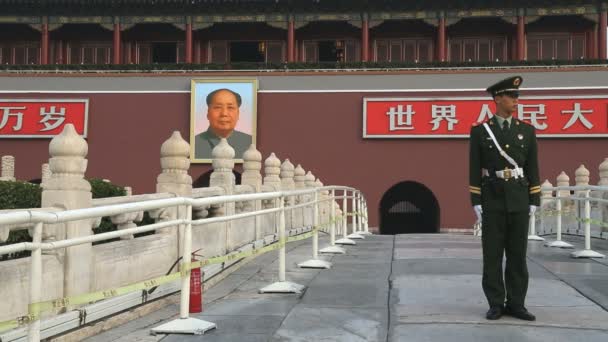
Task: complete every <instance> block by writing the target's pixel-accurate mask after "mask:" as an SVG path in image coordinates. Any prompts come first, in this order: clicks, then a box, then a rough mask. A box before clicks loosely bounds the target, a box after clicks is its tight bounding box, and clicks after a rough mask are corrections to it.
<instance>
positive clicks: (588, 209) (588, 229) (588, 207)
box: [585, 190, 591, 250]
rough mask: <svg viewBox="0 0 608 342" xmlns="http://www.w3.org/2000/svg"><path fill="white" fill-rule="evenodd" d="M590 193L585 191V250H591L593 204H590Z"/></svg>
mask: <svg viewBox="0 0 608 342" xmlns="http://www.w3.org/2000/svg"><path fill="white" fill-rule="evenodd" d="M589 192H590V190H587V191H585V249H586V250H590V249H591V203H590V202H589Z"/></svg>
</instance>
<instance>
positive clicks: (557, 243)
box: [545, 240, 574, 248]
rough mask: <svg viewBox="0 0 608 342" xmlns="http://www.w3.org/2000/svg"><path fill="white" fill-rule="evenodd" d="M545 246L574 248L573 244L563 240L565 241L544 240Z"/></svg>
mask: <svg viewBox="0 0 608 342" xmlns="http://www.w3.org/2000/svg"><path fill="white" fill-rule="evenodd" d="M545 246H547V247H558V248H574V246H572V245H571V244H569V243H567V242H565V241H557V240H556V241H551V242H549V241H547V242H545Z"/></svg>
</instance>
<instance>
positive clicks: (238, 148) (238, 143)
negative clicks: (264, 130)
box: [194, 129, 252, 159]
mask: <svg viewBox="0 0 608 342" xmlns="http://www.w3.org/2000/svg"><path fill="white" fill-rule="evenodd" d="M227 140H228V145H230V146H231V147H232V148H233V149H234V158H235V159H242V158H243V153H245V151H247V149H248V148H249V146H251V141H252V138H251V135H249V134H246V133H243V132H240V131H236V130H235V131H232V133H231V134H230V136H229V137H228V139H227ZM219 143H220V138H219V137H218V136H217V135H215V134H214V133H213V132H212V131H211V129H207V130H206V131H205V132H203V133H200V134H197V135H196V136H195V137H194V158H196V159H211V151H212V150H213V149H214V148H215V146H217V144H219Z"/></svg>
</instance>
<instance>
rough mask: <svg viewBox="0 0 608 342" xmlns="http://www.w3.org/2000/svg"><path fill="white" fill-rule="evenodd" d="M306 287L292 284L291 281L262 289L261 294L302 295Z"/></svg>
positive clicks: (280, 282) (273, 284)
mask: <svg viewBox="0 0 608 342" xmlns="http://www.w3.org/2000/svg"><path fill="white" fill-rule="evenodd" d="M304 287H305V286H304V285H300V284H296V283H292V282H290V281H279V282H276V283H272V284H270V285H268V286H266V287H264V288H262V289H260V291H259V292H260V293H297V294H300V293H302V291H303V290H304Z"/></svg>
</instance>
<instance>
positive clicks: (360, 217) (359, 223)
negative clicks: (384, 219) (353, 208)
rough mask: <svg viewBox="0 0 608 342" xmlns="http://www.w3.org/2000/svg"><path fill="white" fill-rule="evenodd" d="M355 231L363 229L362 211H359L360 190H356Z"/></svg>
mask: <svg viewBox="0 0 608 342" xmlns="http://www.w3.org/2000/svg"><path fill="white" fill-rule="evenodd" d="M357 215H359V216H358V219H357V232H361V231H363V229H362V227H363V213H362V212H361V192H360V191H357Z"/></svg>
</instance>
